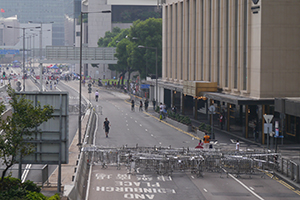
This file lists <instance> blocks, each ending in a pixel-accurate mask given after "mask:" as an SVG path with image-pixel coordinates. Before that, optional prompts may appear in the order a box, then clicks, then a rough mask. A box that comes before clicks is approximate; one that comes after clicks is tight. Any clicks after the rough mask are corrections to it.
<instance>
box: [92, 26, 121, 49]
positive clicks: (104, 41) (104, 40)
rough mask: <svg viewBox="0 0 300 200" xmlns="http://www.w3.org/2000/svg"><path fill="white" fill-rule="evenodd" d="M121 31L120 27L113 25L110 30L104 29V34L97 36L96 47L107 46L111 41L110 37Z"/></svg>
mask: <svg viewBox="0 0 300 200" xmlns="http://www.w3.org/2000/svg"><path fill="white" fill-rule="evenodd" d="M120 32H121V29H120V28H119V27H114V28H113V30H112V32H110V31H106V32H105V36H104V37H101V38H99V40H98V42H97V44H98V47H107V46H108V44H109V43H110V42H111V41H112V39H113V38H114V37H115V36H117V35H118V34H119V33H120Z"/></svg>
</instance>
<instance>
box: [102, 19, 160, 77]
mask: <svg viewBox="0 0 300 200" xmlns="http://www.w3.org/2000/svg"><path fill="white" fill-rule="evenodd" d="M113 32H114V31H113ZM113 32H112V33H110V32H107V34H105V37H104V38H100V39H99V41H98V46H99V47H101V46H102V47H115V46H116V47H117V50H116V54H115V56H116V57H117V58H118V64H117V65H110V66H109V69H110V70H115V71H117V72H120V73H124V72H129V73H130V72H133V71H138V72H140V74H141V77H142V78H145V77H146V75H150V74H155V71H156V51H155V49H147V48H138V46H139V45H142V46H145V47H152V48H156V47H157V55H158V58H157V62H158V75H159V76H161V69H162V68H161V66H162V56H161V54H162V19H161V18H157V19H156V18H149V19H147V20H145V21H141V20H137V21H135V22H134V23H133V25H132V26H131V27H130V29H123V30H121V31H120V32H119V33H118V34H116V35H114V34H113ZM115 32H116V31H115ZM113 35H114V36H113ZM112 36H113V37H112Z"/></svg>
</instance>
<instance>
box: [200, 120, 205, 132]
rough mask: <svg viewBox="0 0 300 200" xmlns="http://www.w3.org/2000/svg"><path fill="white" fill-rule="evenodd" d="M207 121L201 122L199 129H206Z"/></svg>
mask: <svg viewBox="0 0 300 200" xmlns="http://www.w3.org/2000/svg"><path fill="white" fill-rule="evenodd" d="M205 126H206V125H205V123H203V122H201V123H200V126H199V129H200V130H201V131H204V130H205Z"/></svg>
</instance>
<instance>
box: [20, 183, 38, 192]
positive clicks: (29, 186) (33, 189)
mask: <svg viewBox="0 0 300 200" xmlns="http://www.w3.org/2000/svg"><path fill="white" fill-rule="evenodd" d="M22 187H23V188H24V189H25V190H28V191H31V192H41V188H40V187H39V186H37V185H36V184H35V183H33V181H29V180H27V181H25V182H24V183H23V184H22Z"/></svg>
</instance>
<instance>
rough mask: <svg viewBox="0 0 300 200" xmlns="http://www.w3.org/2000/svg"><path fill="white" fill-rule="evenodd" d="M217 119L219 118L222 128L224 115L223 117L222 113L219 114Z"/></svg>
mask: <svg viewBox="0 0 300 200" xmlns="http://www.w3.org/2000/svg"><path fill="white" fill-rule="evenodd" d="M219 120H220V125H221V130H223V124H224V117H223V115H222V114H220V116H219Z"/></svg>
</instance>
